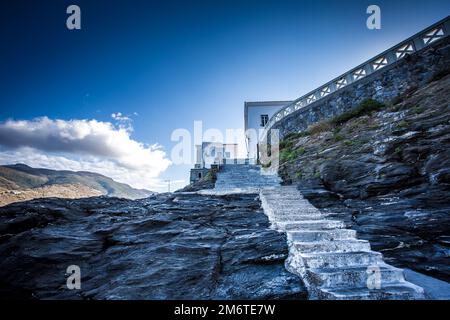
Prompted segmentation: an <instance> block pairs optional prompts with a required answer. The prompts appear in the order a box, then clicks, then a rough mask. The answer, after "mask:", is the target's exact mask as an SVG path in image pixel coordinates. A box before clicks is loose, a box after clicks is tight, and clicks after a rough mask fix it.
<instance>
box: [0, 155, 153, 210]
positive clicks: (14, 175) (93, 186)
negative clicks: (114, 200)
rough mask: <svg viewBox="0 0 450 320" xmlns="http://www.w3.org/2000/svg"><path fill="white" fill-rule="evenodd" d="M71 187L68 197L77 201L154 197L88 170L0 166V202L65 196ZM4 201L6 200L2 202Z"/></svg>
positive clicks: (13, 165)
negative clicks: (102, 196)
mask: <svg viewBox="0 0 450 320" xmlns="http://www.w3.org/2000/svg"><path fill="white" fill-rule="evenodd" d="M58 187H61V192H58ZM71 188H72V189H73V192H71V193H70V196H69V197H70V198H77V193H79V198H83V197H90V196H99V195H104V196H108V197H118V198H127V199H140V198H146V197H148V196H151V195H153V194H155V192H152V191H149V190H146V189H135V188H133V187H131V186H130V185H128V184H125V183H121V182H117V181H115V180H113V179H112V178H110V177H107V176H105V175H102V174H98V173H94V172H89V171H70V170H52V169H46V168H33V167H30V166H28V165H25V164H23V163H17V164H10V165H1V166H0V190H1V191H2V192H1V194H0V200H4V201H0V202H2V203H3V202H7V203H11V202H15V201H13V200H14V198H15V195H19V194H22V197H20V199H18V201H23V200H30V199H34V198H35V196H34V194H35V193H36V191H39V192H38V194H40V195H41V196H40V197H48V196H51V197H55V196H56V197H68V191H70V189H71ZM49 190H51V192H50V191H49ZM47 191H49V192H47ZM26 194H27V195H26ZM25 195H26V196H25ZM6 198H8V200H5V199H6Z"/></svg>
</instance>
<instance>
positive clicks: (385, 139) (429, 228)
mask: <svg viewBox="0 0 450 320" xmlns="http://www.w3.org/2000/svg"><path fill="white" fill-rule="evenodd" d="M449 96H450V76H449V75H448V72H446V73H442V74H440V75H439V76H436V77H434V78H433V79H432V81H430V83H428V84H427V85H426V86H424V87H421V88H420V89H417V88H411V89H410V90H409V91H408V92H407V93H405V94H403V95H401V96H398V97H396V98H395V99H393V100H392V102H391V103H387V104H379V103H377V102H376V101H365V102H364V104H362V105H361V106H360V107H359V108H357V109H356V110H354V111H352V112H347V113H345V114H343V115H341V116H338V117H336V118H334V119H330V120H328V121H323V122H321V123H318V124H315V125H312V126H310V127H309V128H308V129H307V130H306V131H305V132H299V133H295V134H290V135H288V136H286V137H285V140H283V141H282V142H281V145H280V146H281V148H282V149H281V151H280V156H281V165H280V170H279V173H280V175H281V176H282V178H283V180H284V183H286V184H292V183H293V184H297V185H298V186H299V188H300V189H301V190H302V191H303V193H304V194H305V196H306V197H307V198H308V199H309V200H310V201H311V202H312V203H313V204H314V205H315V206H317V207H319V208H321V209H323V210H324V211H328V212H333V213H334V214H335V215H336V216H337V217H339V219H341V220H344V221H346V223H347V226H348V227H351V228H353V229H355V230H357V231H358V236H359V237H360V238H362V239H368V240H370V242H371V245H372V247H373V249H374V250H377V251H380V252H382V253H383V254H384V256H385V257H386V258H387V262H388V263H391V264H393V265H396V266H399V267H408V268H410V269H414V270H417V271H419V272H422V273H426V274H429V275H432V276H435V277H437V278H440V279H443V280H446V281H450V266H449V264H448V257H449V254H450V251H449V247H450V104H449Z"/></svg>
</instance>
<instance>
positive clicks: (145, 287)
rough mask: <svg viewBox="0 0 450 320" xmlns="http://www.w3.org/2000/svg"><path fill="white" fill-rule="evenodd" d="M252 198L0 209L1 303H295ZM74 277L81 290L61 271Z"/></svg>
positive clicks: (280, 251)
mask: <svg viewBox="0 0 450 320" xmlns="http://www.w3.org/2000/svg"><path fill="white" fill-rule="evenodd" d="M286 257H287V245H286V237H285V236H284V235H282V234H280V233H278V232H276V231H274V230H271V229H269V222H268V219H267V217H266V216H265V215H264V214H263V212H262V210H261V208H260V203H259V201H258V200H257V195H227V196H205V195H197V194H186V193H176V194H161V195H156V196H153V197H150V198H147V199H142V200H135V201H131V200H125V199H117V198H106V197H97V198H88V199H78V200H63V199H42V200H41V199H40V200H32V201H28V202H23V203H16V204H12V205H9V206H5V207H2V208H0V282H1V283H0V297H1V298H3V299H5V298H24V299H33V298H34V299H290V298H295V299H304V298H306V292H305V288H304V286H303V285H302V281H301V279H300V277H298V276H296V275H294V274H291V273H289V272H288V271H286V270H285V268H284V261H285V259H286ZM69 265H78V266H79V267H80V268H81V290H68V289H67V288H66V277H67V275H66V274H65V272H66V268H67V267H68V266H69Z"/></svg>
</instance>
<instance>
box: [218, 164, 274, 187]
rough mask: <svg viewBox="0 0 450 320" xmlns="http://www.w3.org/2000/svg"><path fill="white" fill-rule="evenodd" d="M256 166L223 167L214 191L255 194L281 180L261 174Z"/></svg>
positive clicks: (235, 165) (234, 165)
mask: <svg viewBox="0 0 450 320" xmlns="http://www.w3.org/2000/svg"><path fill="white" fill-rule="evenodd" d="M263 170H264V169H261V167H260V166H258V165H248V164H247V165H246V164H231V165H224V166H222V167H221V169H220V171H219V172H218V173H217V180H216V184H215V187H214V190H215V191H217V192H256V193H258V192H259V190H260V189H261V188H274V187H278V186H279V185H280V182H281V179H280V178H279V177H278V176H277V175H274V174H270V173H269V172H267V173H266V174H265V173H264V172H262V171H263Z"/></svg>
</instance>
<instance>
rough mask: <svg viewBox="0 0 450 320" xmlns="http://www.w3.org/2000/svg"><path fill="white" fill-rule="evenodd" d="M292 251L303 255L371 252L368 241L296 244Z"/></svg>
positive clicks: (354, 240)
mask: <svg viewBox="0 0 450 320" xmlns="http://www.w3.org/2000/svg"><path fill="white" fill-rule="evenodd" d="M292 247H293V248H292V249H293V250H297V251H299V252H303V253H313V252H316V253H320V252H355V251H370V244H369V242H368V241H366V240H358V239H351V240H335V241H316V242H294V243H293V244H292Z"/></svg>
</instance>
